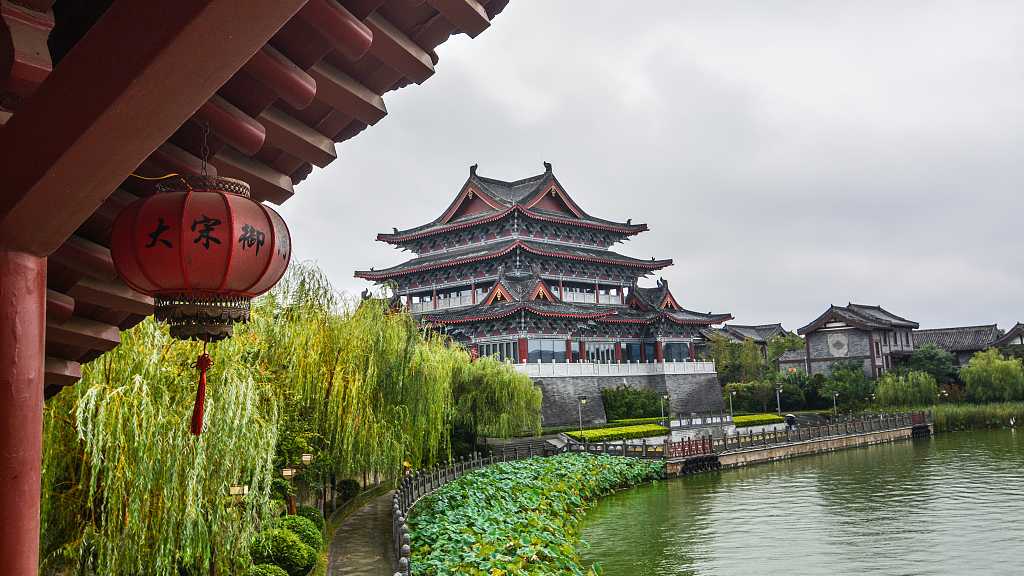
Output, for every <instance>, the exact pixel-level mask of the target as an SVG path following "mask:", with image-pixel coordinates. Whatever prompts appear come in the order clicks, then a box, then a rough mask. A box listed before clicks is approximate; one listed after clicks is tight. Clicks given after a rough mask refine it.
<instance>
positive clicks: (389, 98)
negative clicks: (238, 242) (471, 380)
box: [280, 0, 1024, 330]
mask: <svg viewBox="0 0 1024 576" xmlns="http://www.w3.org/2000/svg"><path fill="white" fill-rule="evenodd" d="M624 7H627V9H625V10H624V9H623V8H624ZM438 54H439V56H440V62H439V63H438V65H437V66H436V70H437V73H436V74H435V75H434V77H432V78H430V79H429V80H427V81H426V82H425V83H424V84H423V85H422V86H416V85H413V86H410V87H408V88H404V89H402V90H399V91H398V92H392V93H389V94H386V95H385V97H384V99H385V102H386V104H387V107H388V111H389V114H388V116H387V117H385V118H384V119H383V120H381V121H380V122H379V123H378V124H377V125H376V126H373V127H370V128H369V129H367V130H366V131H365V132H363V133H362V134H360V135H359V136H357V137H356V138H354V139H352V140H349V141H348V142H345V143H342V144H340V145H338V155H339V157H338V159H337V160H336V161H335V162H334V163H333V164H331V165H330V166H329V167H328V168H326V169H324V170H315V171H314V174H313V175H312V176H311V177H310V178H309V179H308V180H306V181H305V182H303V183H302V184H300V185H299V186H298V187H297V189H296V190H297V191H296V195H295V197H294V198H292V199H291V200H289V201H288V202H286V203H285V204H284V205H283V206H281V207H280V211H281V213H282V215H283V216H284V217H285V219H286V221H287V222H288V224H289V226H290V228H291V231H292V235H293V242H294V256H293V257H295V258H297V259H301V260H314V261H316V262H317V264H318V265H319V266H320V267H321V268H323V269H324V270H325V271H326V273H327V275H328V277H329V278H330V280H331V281H332V283H333V284H334V285H335V286H337V287H338V288H340V289H344V290H347V291H351V292H358V291H361V290H363V289H364V288H368V287H372V284H371V283H370V282H366V281H364V280H361V279H358V278H354V277H353V272H354V271H355V270H357V269H358V270H365V269H369V268H370V267H371V266H373V267H375V268H377V269H380V268H385V267H389V266H393V265H396V264H399V263H401V262H404V261H405V260H406V259H408V258H409V257H410V253H409V252H401V251H399V250H397V249H394V248H392V247H390V246H389V245H387V244H384V243H382V242H375V241H374V238H375V237H376V235H377V233H379V232H390V231H391V229H392V227H398V228H399V229H406V228H411V227H413V226H418V225H420V224H425V223H427V222H429V221H431V220H433V219H435V218H437V217H438V216H439V215H440V214H441V213H442V212H443V211H444V209H445V208H446V207H447V206H448V204H449V203H450V202H451V201H452V200H453V199H454V197H455V195H456V194H457V193H458V191H459V190H460V189H461V187H462V184H463V183H464V182H465V180H466V178H467V177H468V175H469V166H470V165H471V164H476V163H479V165H480V168H479V174H480V175H482V176H486V177H491V178H498V179H503V180H515V179H520V178H525V177H528V176H533V175H536V174H540V173H542V172H543V171H544V168H543V166H542V164H541V163H542V161H548V162H551V163H552V164H553V165H554V173H555V176H556V177H557V178H558V180H559V181H560V182H561V183H562V185H563V186H564V187H565V189H566V191H567V192H568V193H569V195H570V196H572V197H573V199H574V200H576V202H577V203H579V204H580V205H581V206H582V207H583V209H584V210H586V211H587V212H589V213H590V214H591V215H593V216H597V217H600V218H606V219H610V220H617V221H625V220H626V219H627V218H632V220H633V222H646V223H647V224H648V225H649V227H650V230H649V231H648V232H644V233H642V234H640V235H638V236H635V237H633V239H632V240H630V241H628V242H625V243H622V244H618V245H617V246H616V247H615V248H614V249H615V250H616V251H618V252H620V253H623V254H626V255H629V256H633V257H636V258H645V259H646V258H650V257H652V256H654V257H657V258H672V259H673V260H674V261H675V264H674V265H673V266H671V267H669V268H666V269H664V270H662V271H661V272H660V273H658V274H657V275H654V276H650V277H648V278H647V279H646V280H641V286H653V285H654V282H655V280H656V279H657V277H658V276H663V277H664V278H666V279H667V280H669V282H670V287H671V289H672V292H673V294H674V295H675V296H676V298H677V300H678V301H679V302H680V304H681V305H682V306H684V307H686V308H689V309H692V310H696V311H700V312H708V311H714V312H716V313H718V312H729V313H731V314H732V315H733V316H734V317H735V320H734V321H733V322H732V323H735V324H762V323H774V322H782V324H783V326H784V327H785V328H787V329H789V330H796V329H797V328H800V327H801V326H804V325H805V324H807V323H809V322H811V321H812V320H814V319H815V318H816V317H817V316H818V315H820V314H821V313H822V312H824V311H825V310H826V309H827V308H828V306H829V305H830V304H837V305H846V303H847V302H851V301H852V302H854V303H860V304H872V305H874V304H878V305H881V306H882V307H883V308H885V309H887V310H889V311H890V312H892V313H894V314H897V315H900V316H903V317H905V318H908V319H910V320H914V321H917V322H920V323H921V327H922V328H941V327H947V326H963V325H974V324H992V323H998V324H999V326H1000V327H1001V328H1009V327H1011V326H1012V325H1013V323H1014V322H1017V321H1024V251H1022V249H1021V248H1022V245H1024V230H1022V226H1021V223H1022V214H1024V2H1021V1H1020V0H1014V1H1007V2H984V1H977V0H972V1H969V2H968V1H961V2H942V1H934V0H928V1H917V2H913V1H893V0H885V1H877V2H872V1H857V2H784V1H778V0H773V1H772V2H764V1H763V0H758V1H750V2H732V1H729V2H727V1H719V2H707V1H700V2H692V1H664V2H629V3H625V4H623V3H621V2H596V1H593V0H587V1H566V0H558V1H552V0H512V1H511V2H510V3H509V5H508V7H507V8H506V9H505V11H504V12H502V13H501V14H500V15H499V16H498V17H496V18H495V19H494V22H493V24H492V26H491V27H490V28H489V29H488V30H487V31H485V32H484V33H483V34H481V35H480V36H479V37H477V38H476V39H475V40H470V39H469V38H468V37H466V36H465V35H460V36H456V37H453V38H451V39H450V40H449V41H447V42H446V43H444V44H443V45H441V46H440V47H438Z"/></svg>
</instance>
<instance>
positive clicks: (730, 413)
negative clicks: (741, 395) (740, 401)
mask: <svg viewBox="0 0 1024 576" xmlns="http://www.w3.org/2000/svg"><path fill="white" fill-rule="evenodd" d="M735 395H736V387H735V386H733V387H731V388H729V420H730V421H731V420H732V419H733V418H732V397H733V396H735Z"/></svg>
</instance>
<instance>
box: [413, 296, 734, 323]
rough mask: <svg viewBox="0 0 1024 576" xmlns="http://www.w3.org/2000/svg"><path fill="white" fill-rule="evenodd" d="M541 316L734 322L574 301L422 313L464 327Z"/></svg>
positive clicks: (695, 314)
mask: <svg viewBox="0 0 1024 576" xmlns="http://www.w3.org/2000/svg"><path fill="white" fill-rule="evenodd" d="M521 310H522V311H525V312H526V313H527V314H530V313H532V314H537V315H539V316H557V317H564V318H580V319H594V320H596V321H599V322H621V323H632V324H651V323H654V322H657V321H659V320H661V319H665V320H667V321H670V322H675V323H677V324H694V325H701V326H710V325H712V324H718V323H721V322H726V321H728V320H731V319H732V315H730V314H702V313H700V312H691V311H689V310H678V311H677V310H651V311H642V310H634V309H632V308H629V307H628V306H616V305H600V304H578V303H572V302H560V301H557V300H556V301H548V300H531V301H526V302H523V301H511V302H498V303H493V304H477V305H475V306H470V307H468V308H463V309H461V310H453V311H446V312H443V313H426V314H422V319H423V320H424V321H426V322H441V323H446V324H460V323H468V322H477V321H483V320H491V319H495V318H503V317H506V316H508V315H510V314H514V313H516V312H519V311H521Z"/></svg>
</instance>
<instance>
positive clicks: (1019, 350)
mask: <svg viewBox="0 0 1024 576" xmlns="http://www.w3.org/2000/svg"><path fill="white" fill-rule="evenodd" d="M999 353H1000V354H1002V355H1003V357H1004V358H1020V359H1021V360H1024V344H1007V345H1006V346H1001V347H1000V348H999Z"/></svg>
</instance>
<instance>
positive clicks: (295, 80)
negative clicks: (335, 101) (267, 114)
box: [242, 44, 316, 110]
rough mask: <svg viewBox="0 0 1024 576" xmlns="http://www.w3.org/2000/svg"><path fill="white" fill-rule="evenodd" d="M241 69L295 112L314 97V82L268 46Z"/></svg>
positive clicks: (282, 55)
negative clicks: (261, 83) (264, 85)
mask: <svg viewBox="0 0 1024 576" xmlns="http://www.w3.org/2000/svg"><path fill="white" fill-rule="evenodd" d="M242 69H243V70H245V71H246V72H248V73H249V74H252V76H253V78H256V79H257V80H259V81H260V82H263V83H264V84H266V85H267V88H270V89H271V90H273V91H274V93H275V94H277V95H278V96H280V97H281V99H282V100H284V101H285V102H287V103H288V104H289V105H290V106H292V107H293V108H295V109H296V110H302V109H303V108H305V107H306V106H309V103H310V102H312V101H313V98H315V97H316V82H315V81H314V80H313V78H311V77H310V75H309V74H306V73H305V72H303V71H302V69H301V68H299V67H298V66H296V65H295V63H294V62H292V61H291V60H289V59H288V58H287V57H286V56H285V55H284V54H281V53H280V52H278V51H277V50H275V49H274V48H273V47H272V46H271V45H270V44H267V45H266V46H264V47H263V48H261V49H260V50H259V51H258V52H256V54H253V57H252V59H251V60H249V61H248V62H246V63H245V66H242Z"/></svg>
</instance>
